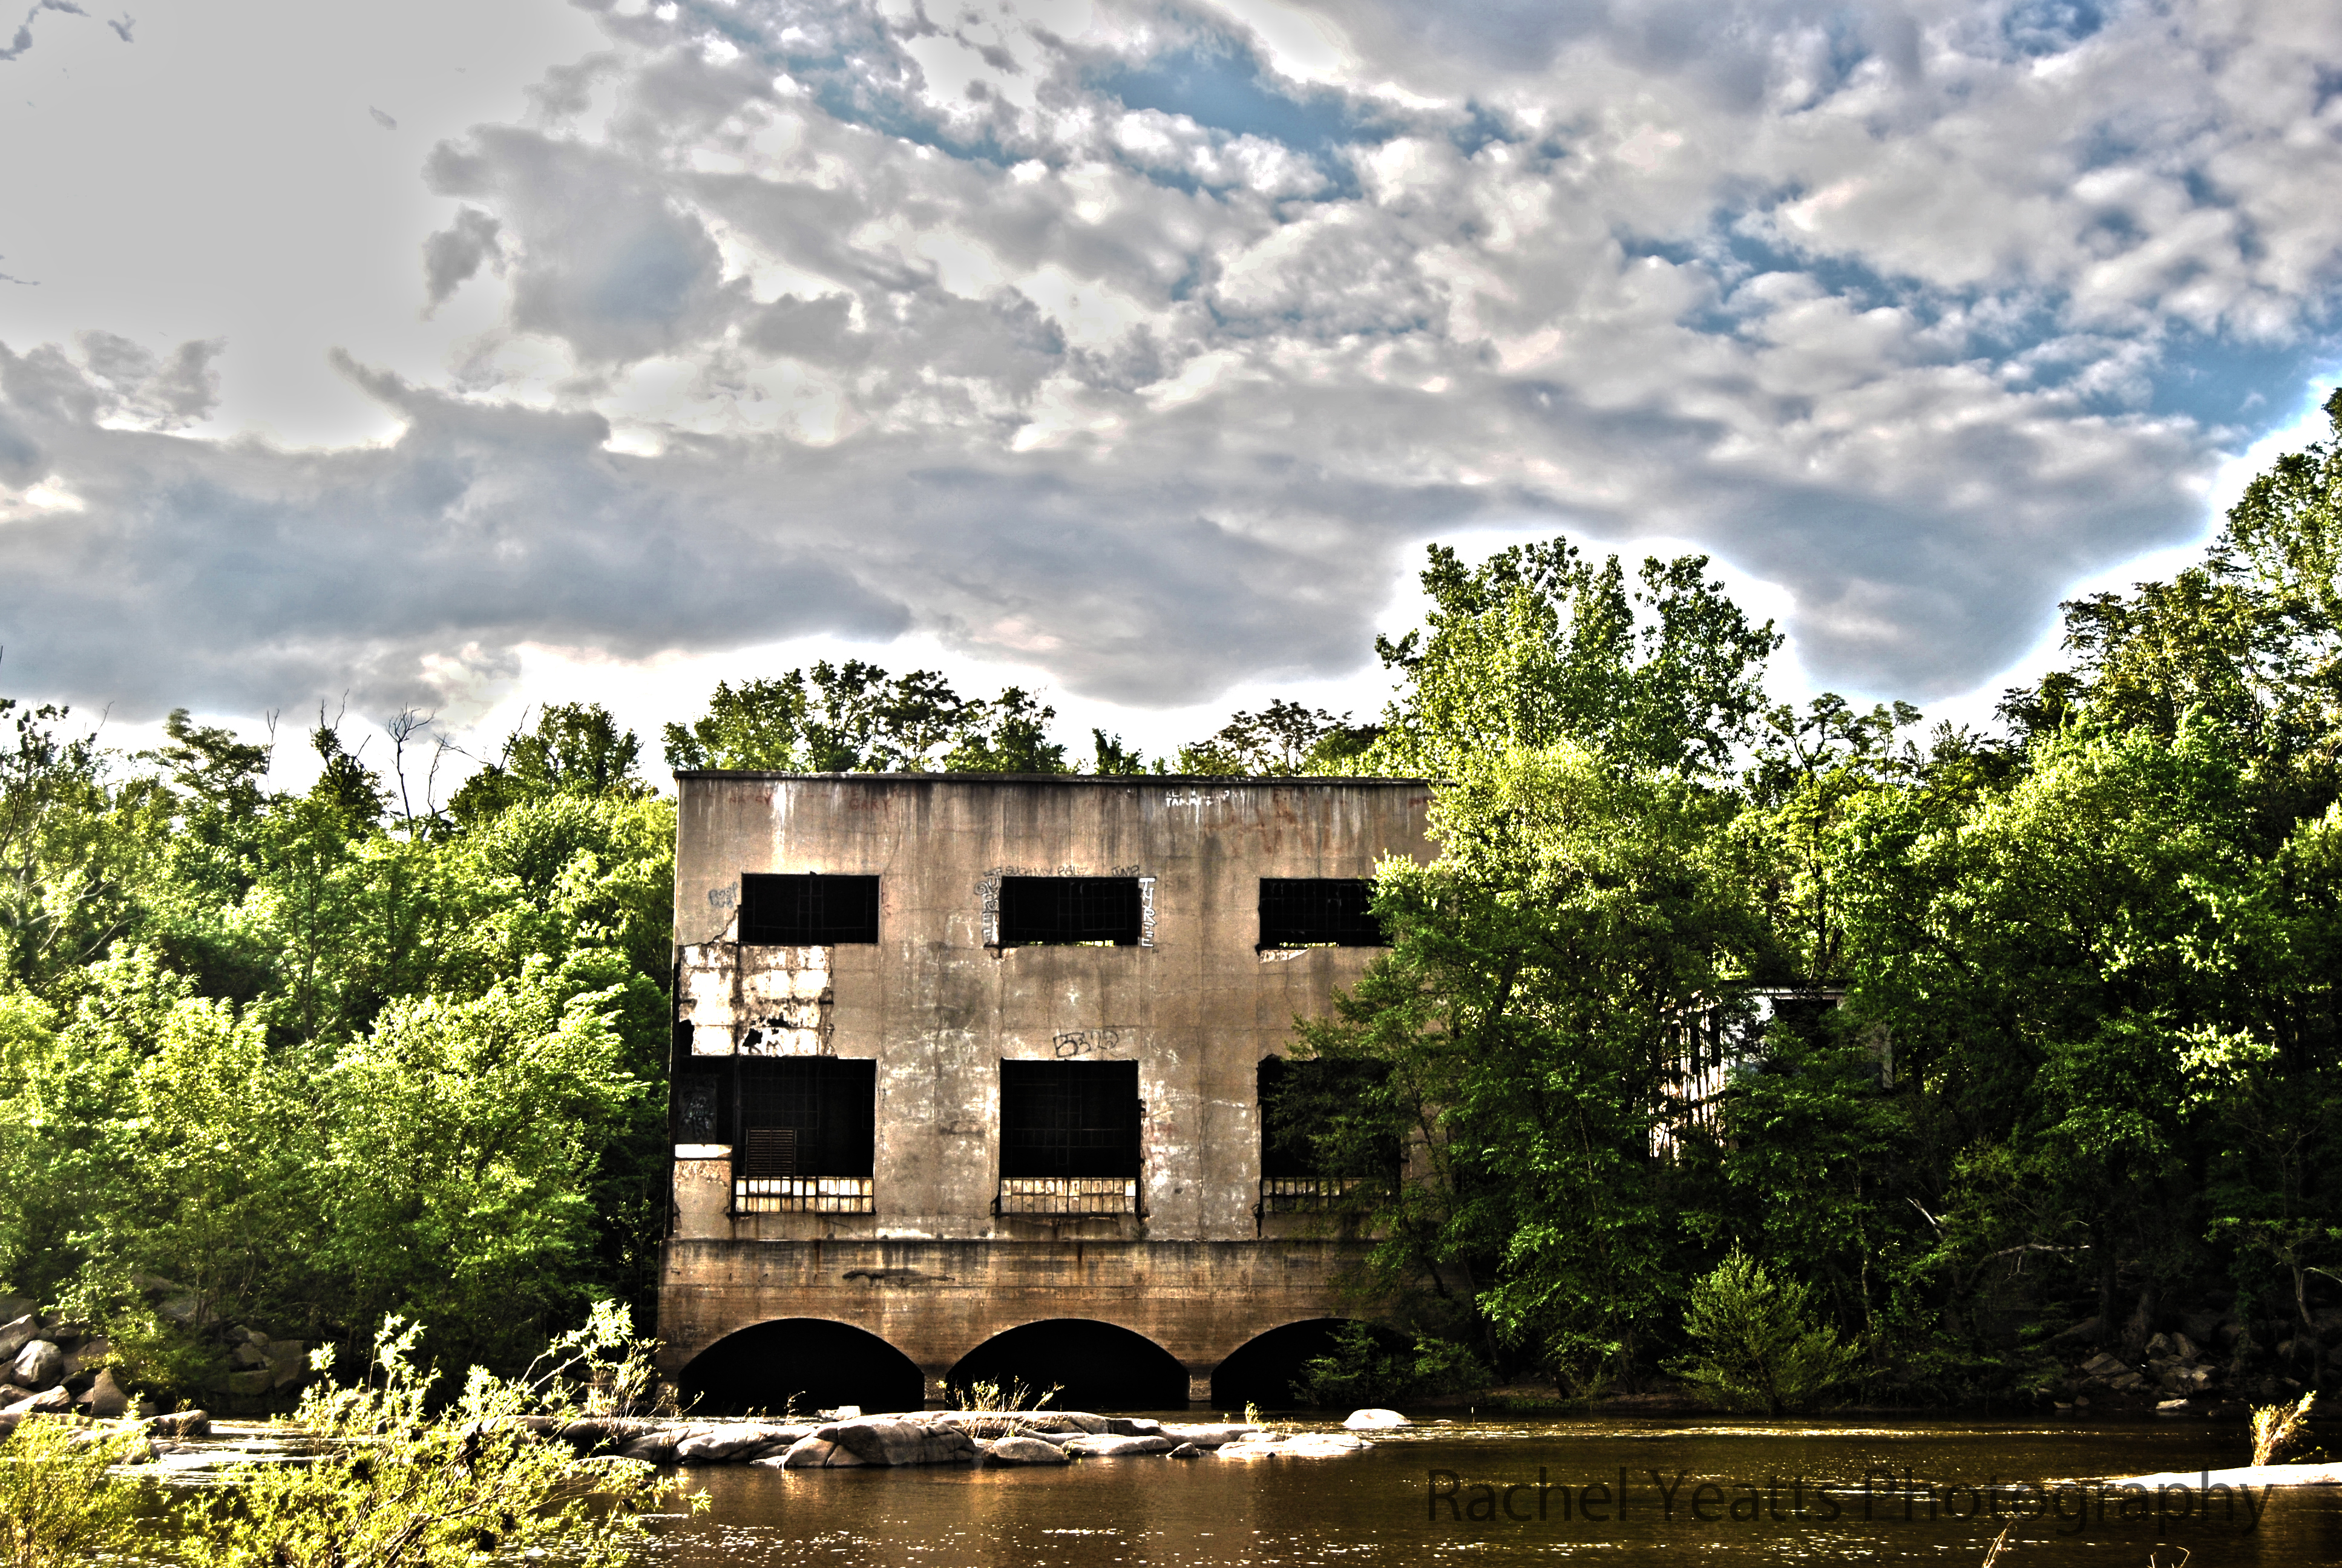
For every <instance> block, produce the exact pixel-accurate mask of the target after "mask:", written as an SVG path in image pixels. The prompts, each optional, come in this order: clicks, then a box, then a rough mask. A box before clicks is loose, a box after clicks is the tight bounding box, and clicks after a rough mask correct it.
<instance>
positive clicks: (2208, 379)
mask: <svg viewBox="0 0 2342 1568" xmlns="http://www.w3.org/2000/svg"><path fill="white" fill-rule="evenodd" d="M2159 346H2160V349H2161V352H2160V353H2159V354H2158V355H2157V363H2156V365H2155V367H2154V369H2153V371H2152V373H2151V374H2152V376H2153V384H2154V393H2153V395H2152V396H2151V397H2150V398H2149V399H2148V401H2147V411H2148V412H2150V413H2154V414H2185V415H2187V417H2189V418H2191V419H2194V420H2195V421H2197V423H2198V424H2203V425H2206V426H2207V427H2209V428H2212V429H2216V430H2219V431H2221V432H2223V433H2224V434H2226V433H2228V432H2234V433H2236V434H2235V435H2234V436H2233V437H2231V438H2230V439H2233V440H2234V443H2235V444H2236V445H2237V447H2238V448H2239V449H2241V448H2242V447H2245V446H2248V445H2250V444H2252V443H2253V442H2255V441H2257V440H2258V439H2259V438H2260V437H2261V436H2263V435H2265V434H2267V433H2268V432H2269V431H2271V430H2274V429H2276V428H2277V426H2278V425H2280V424H2285V423H2287V421H2288V420H2290V419H2292V418H2293V416H2294V414H2296V413H2297V410H2298V407H2299V404H2300V402H2301V394H2302V392H2303V389H2304V388H2306V387H2307V386H2308V385H2310V384H2311V383H2313V382H2314V381H2317V380H2318V379H2320V378H2321V377H2324V376H2330V375H2333V374H2334V371H2335V367H2336V365H2337V362H2342V332H2337V331H2336V330H2335V324H2334V323H2333V321H2332V320H2331V319H2330V318H2329V319H2328V320H2327V321H2326V322H2324V323H2322V324H2321V329H2320V330H2319V331H2317V333H2315V334H2313V335H2308V336H2305V337H2304V338H2302V339H2301V340H2299V341H2297V342H2294V343H2287V344H2274V343H2249V342H2246V341H2244V340H2242V339H2240V338H2235V337H2230V336H2227V335H2207V334H2202V333H2197V332H2193V331H2190V330H2188V329H2187V328H2184V327H2183V328H2177V329H2175V330H2174V331H2173V332H2172V333H2170V334H2169V335H2167V337H2166V338H2165V339H2164V340H2163V342H2162V344H2161V345H2159Z"/></svg>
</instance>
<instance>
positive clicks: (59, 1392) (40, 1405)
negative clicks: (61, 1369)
mask: <svg viewBox="0 0 2342 1568" xmlns="http://www.w3.org/2000/svg"><path fill="white" fill-rule="evenodd" d="M72 1408H73V1395H72V1394H69V1393H66V1392H65V1390H64V1389H62V1388H51V1389H44V1390H43V1391H42V1392H41V1393H36V1394H34V1395H32V1396H31V1397H30V1398H27V1399H20V1400H18V1401H17V1402H16V1403H14V1404H11V1405H5V1406H0V1412H14V1413H17V1414H19V1415H26V1414H31V1413H34V1412H36V1411H40V1412H48V1411H54V1412H55V1413H57V1414H59V1415H62V1414H64V1413H65V1412H66V1411H69V1410H71V1409H72Z"/></svg>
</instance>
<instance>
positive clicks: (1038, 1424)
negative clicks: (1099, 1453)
mask: <svg viewBox="0 0 2342 1568" xmlns="http://www.w3.org/2000/svg"><path fill="white" fill-rule="evenodd" d="M1019 1423H1020V1424H1022V1425H1023V1426H1024V1427H1025V1429H1026V1431H1028V1432H1094V1433H1110V1432H1112V1431H1113V1430H1114V1423H1113V1422H1111V1421H1109V1420H1107V1419H1106V1417H1105V1416H1103V1415H1092V1414H1090V1413H1087V1412H1086V1411H1080V1410H1036V1411H1031V1412H1027V1413H1025V1414H1024V1415H1023V1416H1021V1417H1020V1418H1019Z"/></svg>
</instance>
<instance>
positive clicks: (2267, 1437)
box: [2253, 1389, 2317, 1464]
mask: <svg viewBox="0 0 2342 1568" xmlns="http://www.w3.org/2000/svg"><path fill="white" fill-rule="evenodd" d="M2316 1399H2317V1390H2316V1389H2312V1390H2310V1391H2309V1392H2308V1393H2305V1394H2303V1395H2302V1396H2301V1402H2300V1403H2298V1404H2262V1405H2256V1406H2254V1407H2253V1463H2255V1464H2275V1463H2277V1461H2278V1460H2279V1459H2281V1458H2283V1457H2284V1456H2285V1454H2286V1453H2287V1452H2288V1451H2289V1450H2291V1449H2292V1448H2293V1447H2294V1445H2295V1444H2297V1443H2299V1442H2300V1441H2301V1440H2302V1439H2303V1438H2304V1437H2307V1435H2308V1434H2309V1407H2310V1404H2311V1403H2313V1402H2314V1401H2315V1400H2316Z"/></svg>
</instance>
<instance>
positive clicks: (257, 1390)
mask: <svg viewBox="0 0 2342 1568" xmlns="http://www.w3.org/2000/svg"><path fill="white" fill-rule="evenodd" d="M275 1381H276V1379H275V1375H274V1374H272V1373H270V1372H269V1370H268V1369H267V1368H266V1367H265V1366H264V1367H260V1368H258V1369H256V1370H255V1371H252V1372H232V1373H228V1374H227V1375H226V1376H225V1377H224V1378H222V1379H220V1383H219V1386H220V1388H221V1389H222V1391H224V1392H225V1393H233V1394H239V1395H241V1396H243V1397H244V1398H245V1399H258V1398H259V1397H260V1396H261V1395H263V1394H265V1393H267V1392H268V1389H269V1385H270V1384H271V1383H275Z"/></svg>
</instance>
